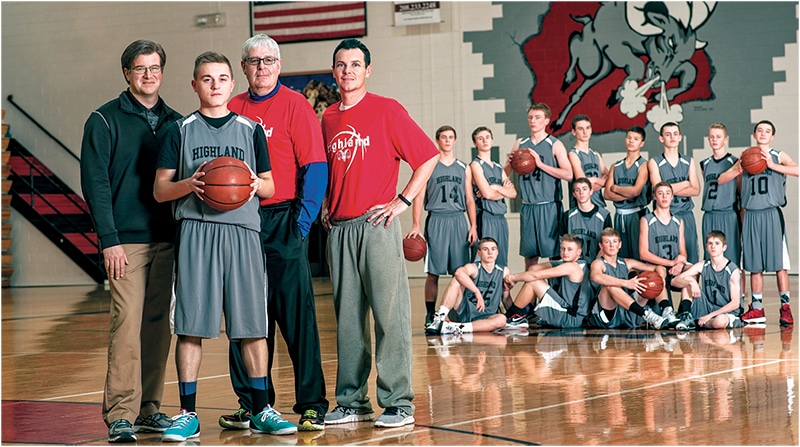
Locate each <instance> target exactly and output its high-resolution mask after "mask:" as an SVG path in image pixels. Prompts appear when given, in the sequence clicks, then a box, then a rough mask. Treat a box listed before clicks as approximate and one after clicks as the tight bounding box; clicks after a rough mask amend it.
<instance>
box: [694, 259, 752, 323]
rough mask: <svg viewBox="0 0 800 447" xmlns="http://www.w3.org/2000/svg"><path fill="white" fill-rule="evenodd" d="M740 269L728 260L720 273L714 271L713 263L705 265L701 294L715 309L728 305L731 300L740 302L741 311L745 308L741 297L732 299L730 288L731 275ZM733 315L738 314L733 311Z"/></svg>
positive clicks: (709, 262)
mask: <svg viewBox="0 0 800 447" xmlns="http://www.w3.org/2000/svg"><path fill="white" fill-rule="evenodd" d="M737 268H738V267H737V266H736V264H734V263H733V262H732V261H730V260H728V264H727V265H726V266H725V267H724V268H723V269H722V270H720V271H716V270H714V268H713V267H712V266H711V261H706V262H705V263H704V264H703V270H701V272H700V280H701V281H702V284H701V293H702V297H703V298H704V299H705V300H706V301H708V302H709V304H711V306H712V307H713V308H714V309H719V308H720V307H722V306H724V305H726V304H728V303H729V302H730V301H731V298H733V299H735V300H739V309H742V308H743V305H742V302H741V299H742V297H741V296H735V297H731V293H730V290H728V288H729V287H730V284H731V275H733V272H734V271H735V270H736V269H737ZM732 313H735V314H736V313H737V311H733V312H732Z"/></svg>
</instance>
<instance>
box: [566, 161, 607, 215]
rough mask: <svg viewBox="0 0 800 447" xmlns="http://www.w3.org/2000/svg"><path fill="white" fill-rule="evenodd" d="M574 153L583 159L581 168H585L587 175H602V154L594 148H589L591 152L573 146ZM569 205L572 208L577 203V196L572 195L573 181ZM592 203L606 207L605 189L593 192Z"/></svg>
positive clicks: (570, 186)
mask: <svg viewBox="0 0 800 447" xmlns="http://www.w3.org/2000/svg"><path fill="white" fill-rule="evenodd" d="M569 151H570V152H572V153H573V154H575V155H577V156H578V159H580V161H581V169H583V173H584V174H586V177H598V178H599V177H602V176H603V173H602V172H601V170H600V155H598V154H597V152H595V151H594V149H592V148H589V152H588V153H587V152H583V151H581V150H578V149H577V148H574V147H573V148H572V149H570V150H569ZM568 193H569V205H570V207H571V208H574V207H575V206H576V205H577V202H576V200H575V197H572V182H569V191H568ZM592 203H594V204H595V205H597V206H601V207H603V208H605V207H606V201H605V200H604V199H603V190H602V189H601V190H598V191H595V192H593V193H592Z"/></svg>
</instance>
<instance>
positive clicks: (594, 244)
mask: <svg viewBox="0 0 800 447" xmlns="http://www.w3.org/2000/svg"><path fill="white" fill-rule="evenodd" d="M564 214H565V222H566V233H570V234H574V235H575V236H579V237H580V238H581V239H583V247H582V248H583V256H584V257H585V258H586V259H589V260H590V261H591V260H593V259H594V258H596V257H597V252H598V251H599V250H600V247H599V245H598V243H599V242H600V233H601V232H602V231H603V229H604V228H606V227H610V226H611V213H609V211H608V210H607V209H605V208H600V207H599V206H595V207H594V209H593V210H592V211H590V212H589V213H586V214H584V213H582V212H581V210H580V209H578V208H573V209H571V210H569V211H567V212H566V213H564Z"/></svg>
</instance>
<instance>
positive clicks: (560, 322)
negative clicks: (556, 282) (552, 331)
mask: <svg viewBox="0 0 800 447" xmlns="http://www.w3.org/2000/svg"><path fill="white" fill-rule="evenodd" d="M570 304H571V303H568V302H567V300H565V299H564V298H562V297H561V295H559V294H557V293H556V292H555V290H553V288H552V287H548V289H547V291H546V292H545V293H544V296H543V297H542V300H541V301H539V304H537V305H536V307H535V308H534V309H533V311H534V312H536V316H538V317H539V318H540V319H541V320H542V322H543V323H545V324H547V325H548V326H554V327H560V328H576V327H580V326H581V324H583V319H584V318H585V317H586V316H585V315H570V314H569V313H568V309H569V306H570Z"/></svg>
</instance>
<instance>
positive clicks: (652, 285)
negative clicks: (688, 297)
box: [636, 272, 664, 300]
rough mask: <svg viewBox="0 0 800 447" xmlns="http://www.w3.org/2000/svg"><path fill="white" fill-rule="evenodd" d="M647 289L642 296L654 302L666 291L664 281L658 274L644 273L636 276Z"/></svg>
mask: <svg viewBox="0 0 800 447" xmlns="http://www.w3.org/2000/svg"><path fill="white" fill-rule="evenodd" d="M636 277H637V278H639V280H640V281H641V282H642V284H643V285H644V287H645V290H644V292H642V293H640V295H641V296H643V297H645V298H647V299H648V300H652V299H654V298H656V297H657V296H658V295H659V294H661V291H662V290H664V280H663V279H662V278H661V275H659V274H658V273H656V272H642V273H639V274H638V275H636Z"/></svg>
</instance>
